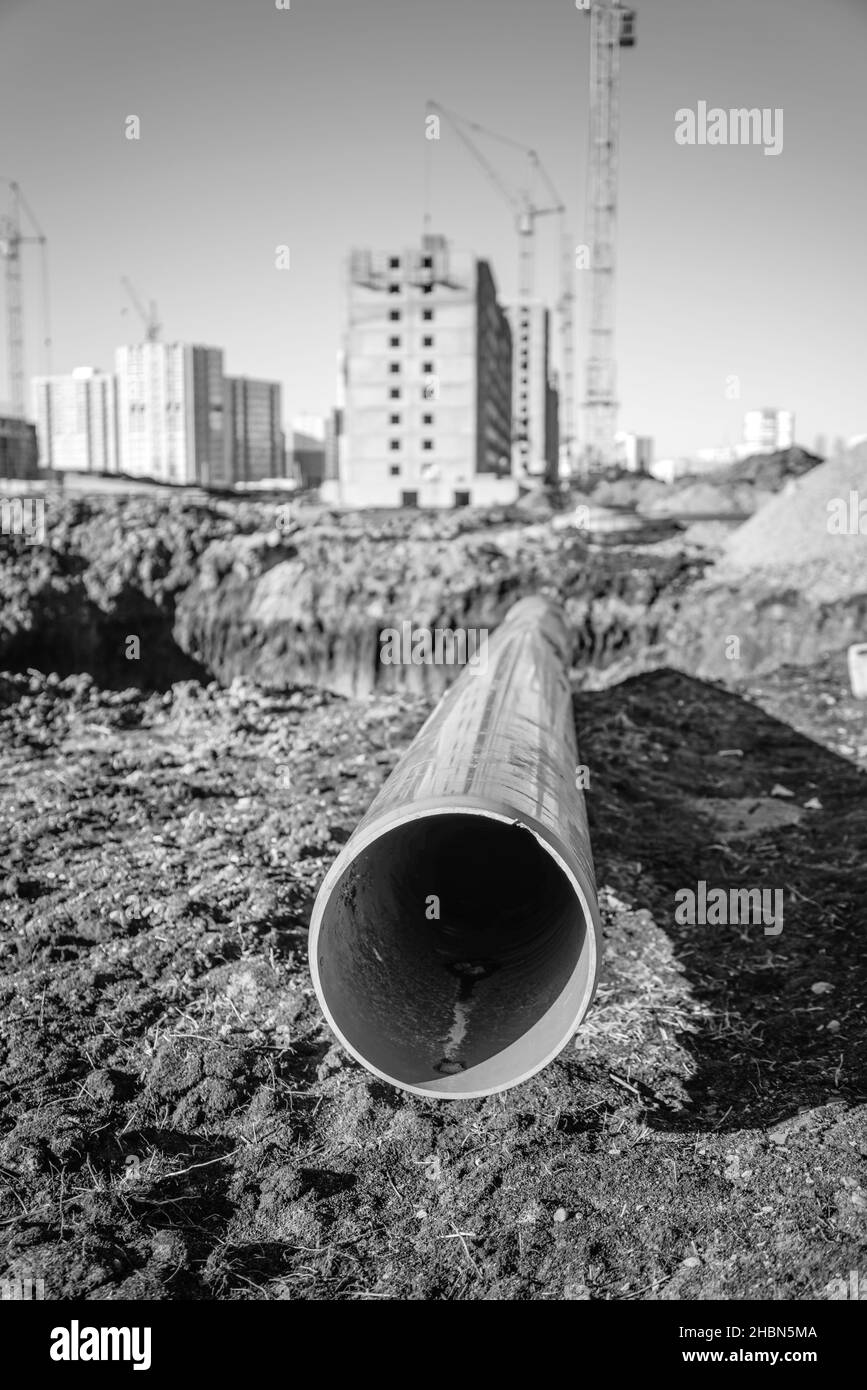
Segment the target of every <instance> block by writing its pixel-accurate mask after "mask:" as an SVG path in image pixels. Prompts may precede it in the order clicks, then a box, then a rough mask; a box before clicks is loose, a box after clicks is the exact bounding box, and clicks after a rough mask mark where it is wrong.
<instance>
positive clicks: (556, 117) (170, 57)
mask: <svg viewBox="0 0 867 1390" xmlns="http://www.w3.org/2000/svg"><path fill="white" fill-rule="evenodd" d="M636 4H637V37H638V42H637V45H636V47H635V48H634V49H631V50H625V51H624V52H623V55H622V57H623V84H622V142H621V143H622V148H621V155H622V158H621V180H620V237H619V248H620V250H619V281H618V295H617V299H618V314H617V332H618V357H619V363H620V398H621V402H622V408H621V424H622V426H623V427H624V428H628V429H632V430H636V431H638V432H639V433H647V434H651V435H653V436H655V439H656V448H657V454H658V455H666V454H670V453H687V452H689V451H690V450H692V449H694V448H696V447H699V446H701V445H712V444H716V443H723V442H727V441H730V440H735V439H738V438H740V433H741V423H742V416H743V412H744V410H746V409H748V408H751V407H754V406H762V405H777V406H780V407H786V408H790V409H793V410H794V411H795V412H796V414H797V416H798V426H797V434H798V438H799V440H800V441H801V442H803V443H805V444H807V445H811V444H812V443H813V442H814V440H815V437H816V436H817V435H818V434H819V433H822V434H825V435H827V436H828V437H829V438H831V439H832V438H834V437H835V436H836V435H844V436H845V435H849V434H853V433H856V432H861V431H867V346H865V343H867V337H865V329H867V312H865V311H867V156H865V148H867V80H865V76H864V73H865V59H867V0H636ZM588 49H589V20H588V18H587V16H586V15H585V14H582V13H581V11H579V10H578V9H577V8H576V7H575V4H574V0H291V8H290V9H289V10H278V9H277V8H276V5H275V3H274V0H0V174H2V175H4V176H6V177H13V178H17V179H18V180H19V181H20V183H21V185H22V187H23V189H24V191H25V194H26V196H27V197H28V199H29V201H30V202H31V203H32V205H33V208H34V211H35V212H36V214H37V215H38V217H39V219H40V221H41V223H42V225H43V227H44V230H45V232H46V234H47V236H48V238H49V244H50V257H51V268H52V274H51V280H52V299H53V304H52V321H53V338H54V348H53V359H52V361H53V368H54V370H55V371H68V370H71V368H72V367H74V366H77V365H84V364H87V365H95V366H103V367H107V368H108V367H111V366H112V365H113V351H114V347H115V345H116V344H117V343H120V342H124V341H134V340H136V339H137V338H138V337H139V336H140V332H139V324H138V320H137V317H136V315H135V313H134V311H133V310H132V309H131V308H130V307H129V305H128V304H127V301H126V297H125V294H124V291H123V290H122V288H121V285H120V277H121V276H122V275H129V277H130V278H131V279H132V281H133V282H134V284H135V285H136V287H137V288H138V290H139V292H140V294H141V296H142V297H143V298H144V299H148V298H150V297H153V298H155V299H156V300H157V302H158V305H159V309H160V314H161V318H162V321H163V324H164V336H165V337H166V338H169V339H184V340H188V341H194V342H204V343H212V344H216V345H219V346H222V347H224V349H225V352H226V367H227V370H228V371H230V372H233V373H238V374H248V375H253V376H264V377H270V378H275V379H278V380H280V381H281V382H282V383H283V387H284V398H285V407H286V416H287V419H290V418H291V417H292V415H295V414H302V413H308V412H311V413H321V412H324V411H326V410H327V409H328V408H329V407H330V406H331V404H332V403H333V395H334V374H335V371H334V362H335V350H336V347H337V345H338V341H339V336H340V330H341V325H342V318H343V294H342V286H341V281H342V274H343V265H344V260H345V257H346V254H347V252H348V250H349V248H350V247H351V246H352V245H362V246H364V245H370V246H381V247H383V248H385V247H390V246H395V247H398V248H399V247H401V246H404V245H407V244H408V243H409V242H411V241H414V240H416V239H417V237H418V235H419V232H420V229H421V224H422V214H423V202H424V195H423V189H424V181H425V180H424V170H425V162H426V157H427V158H429V159H430V167H431V211H432V215H433V228H434V229H435V230H438V231H442V232H443V233H445V234H446V235H447V236H449V237H450V238H451V239H453V240H454V241H455V242H456V243H457V244H458V245H461V246H465V247H470V248H471V249H473V250H475V251H477V252H478V253H480V254H484V255H487V256H489V257H490V259H491V261H492V264H493V268H494V272H495V275H496V278H497V282H498V284H499V286H500V291H501V295H502V296H503V297H504V298H508V297H512V296H514V294H515V290H516V278H517V250H516V238H515V234H514V229H513V224H512V220H511V215H510V213H509V210H508V208H507V206H506V204H505V202H504V201H503V200H502V199H501V198H500V197H499V195H498V194H497V192H496V190H495V189H494V188H493V187H492V186H491V185H490V184H489V183H488V182H487V181H486V180H485V178H484V175H483V174H482V173H481V171H480V170H479V169H478V167H477V166H476V165H475V164H474V163H473V162H472V160H471V158H470V156H469V155H468V153H467V152H466V150H465V149H464V148H463V147H462V146H461V145H460V143H459V142H458V141H457V140H456V138H455V137H454V135H453V134H451V133H450V132H449V130H448V129H447V128H446V127H444V128H443V138H442V139H441V141H440V142H439V143H438V144H434V143H433V142H427V141H425V138H424V118H425V101H426V99H427V98H428V97H433V98H434V99H436V100H439V101H440V102H442V103H443V104H444V105H446V106H451V107H453V108H454V109H456V110H457V111H459V112H461V113H463V114H465V115H467V116H469V117H470V118H472V119H474V120H477V121H479V122H481V123H482V124H484V125H487V126H490V127H492V128H493V129H495V130H498V131H503V132H504V133H506V134H510V135H512V136H514V137H515V138H516V139H518V140H520V141H524V142H526V143H527V144H531V145H533V146H535V147H536V148H537V149H538V151H539V153H540V155H541V157H542V159H543V160H544V162H545V164H546V165H547V167H548V169H549V170H550V172H551V174H552V176H553V178H554V181H555V183H556V184H557V185H558V187H559V188H560V190H561V192H562V194H563V196H564V197H565V199H566V201H567V202H568V204H569V206H570V212H571V218H572V221H573V224H574V226H575V228H576V241H582V240H583V235H582V233H581V229H582V224H583V190H584V168H585V149H586V124H587V122H586V108H587V69H588ZM699 101H706V102H707V103H708V104H709V106H719V107H723V108H726V109H729V108H731V107H740V106H748V107H753V106H757V107H761V108H763V107H768V108H777V107H781V108H782V109H783V111H784V148H783V152H782V154H781V155H780V156H779V157H777V158H773V157H767V156H765V155H764V154H763V152H762V150H761V148H755V147H749V146H728V147H726V146H721V147H711V146H698V145H696V146H693V147H690V146H681V145H678V144H677V143H676V142H675V139H674V131H675V112H676V111H677V110H678V109H679V108H681V107H692V108H695V107H696V106H697V104H698V102H699ZM131 114H134V115H137V116H138V117H139V119H140V122H141V138H140V139H139V140H138V141H133V140H127V139H126V138H125V136H124V128H125V126H124V123H125V120H126V117H127V116H128V115H131ZM486 149H487V153H488V154H489V156H490V158H491V159H492V161H494V162H496V163H497V164H498V166H501V167H502V169H503V172H504V174H505V175H506V176H507V177H508V178H510V179H512V180H513V181H514V180H517V178H518V176H519V173H520V164H519V162H518V161H517V157H515V156H513V155H512V154H511V153H510V152H509V151H507V150H506V149H505V148H504V147H501V146H497V145H493V144H489V145H488V146H486ZM553 223H554V220H553V219H549V220H548V225H546V223H545V222H540V224H539V242H538V246H539V254H538V282H539V285H540V288H541V289H542V290H543V291H544V292H545V293H546V294H547V295H548V296H549V297H550V298H551V299H553V297H554V294H555V290H556V282H557V251H558V248H557V244H556V236H555V229H554V225H553ZM283 244H285V245H288V246H289V248H290V255H291V268H290V269H289V270H278V269H276V267H275V248H276V247H277V246H278V245H283ZM25 255H28V256H29V255H30V252H29V251H26V252H25ZM35 270H36V261H35V259H30V260H29V261H28V265H27V280H26V286H25V289H26V295H27V300H28V316H27V339H28V351H27V371H28V375H29V374H31V373H33V372H35V371H37V370H39V369H40V367H41V361H40V352H39V337H40V333H39V329H38V323H37V316H36V309H37V307H38V294H37V290H38V279H37V276H36V274H35ZM579 278H580V277H579ZM3 339H4V341H3V342H2V343H0V353H2V357H0V372H2V376H0V383H2V384H0V397H3V396H5V395H6V394H7V388H6V362H5V334H4V335H3ZM580 351H581V344H580V342H579V353H580ZM730 376H737V377H738V378H739V379H740V389H741V397H740V399H739V400H731V399H728V398H727V395H726V382H727V378H728V377H730Z"/></svg>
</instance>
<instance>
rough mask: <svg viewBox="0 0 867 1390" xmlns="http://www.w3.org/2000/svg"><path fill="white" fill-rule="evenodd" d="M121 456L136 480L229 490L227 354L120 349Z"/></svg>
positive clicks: (183, 348) (184, 347) (187, 348)
mask: <svg viewBox="0 0 867 1390" xmlns="http://www.w3.org/2000/svg"><path fill="white" fill-rule="evenodd" d="M115 363H116V373H117V416H118V457H119V466H120V470H121V471H122V472H124V473H128V474H130V475H131V476H132V477H149V478H156V479H158V480H159V481H161V482H166V483H182V484H190V483H192V484H195V483H199V484H202V485H204V486H221V485H226V484H228V482H230V480H231V472H230V456H229V454H228V450H227V443H226V431H225V419H224V416H225V401H224V386H223V352H222V349H221V348H212V347H201V346H198V345H194V344H190V343H159V342H146V343H136V344H134V345H132V346H127V347H120V348H118V349H117V353H116V357H115Z"/></svg>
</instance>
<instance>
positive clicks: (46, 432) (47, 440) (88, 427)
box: [33, 367, 118, 473]
mask: <svg viewBox="0 0 867 1390" xmlns="http://www.w3.org/2000/svg"><path fill="white" fill-rule="evenodd" d="M33 391H34V397H35V410H36V432H37V436H38V439H39V457H40V462H41V466H42V467H43V468H50V469H54V470H57V471H63V470H64V469H72V470H74V471H77V472H81V473H116V472H117V471H118V454H117V393H116V389H115V380H114V377H113V376H110V375H109V374H108V373H106V372H101V371H99V370H98V369H97V368H96V367H76V368H75V370H74V371H73V372H71V373H69V374H68V375H65V376H37V377H34V378H33Z"/></svg>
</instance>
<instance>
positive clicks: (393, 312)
mask: <svg viewBox="0 0 867 1390" xmlns="http://www.w3.org/2000/svg"><path fill="white" fill-rule="evenodd" d="M388 317H389V318H390V319H391V321H392V323H400V310H399V309H389V311H388Z"/></svg>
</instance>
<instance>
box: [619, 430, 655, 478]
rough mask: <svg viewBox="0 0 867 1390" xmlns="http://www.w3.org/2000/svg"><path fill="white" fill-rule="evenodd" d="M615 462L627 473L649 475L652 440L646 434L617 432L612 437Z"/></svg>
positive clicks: (651, 461) (651, 459) (625, 431)
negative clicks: (615, 448)
mask: <svg viewBox="0 0 867 1390" xmlns="http://www.w3.org/2000/svg"><path fill="white" fill-rule="evenodd" d="M614 443H615V445H616V447H617V461H618V463H619V464H620V466H621V467H622V468H625V469H626V470H627V472H629V473H649V472H650V465H651V464H652V463H653V440H652V438H651V437H650V435H648V434H630V433H629V432H628V431H627V430H618V432H617V434H616V435H615V436H614Z"/></svg>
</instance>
